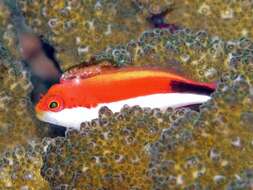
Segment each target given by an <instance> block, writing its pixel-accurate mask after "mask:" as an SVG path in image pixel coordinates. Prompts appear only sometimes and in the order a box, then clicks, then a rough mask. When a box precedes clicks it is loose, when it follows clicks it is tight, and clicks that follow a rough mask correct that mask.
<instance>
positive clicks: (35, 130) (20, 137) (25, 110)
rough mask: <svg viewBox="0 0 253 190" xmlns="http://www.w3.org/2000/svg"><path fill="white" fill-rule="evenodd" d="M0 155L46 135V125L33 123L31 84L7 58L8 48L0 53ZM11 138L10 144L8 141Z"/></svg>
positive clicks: (12, 61)
mask: <svg viewBox="0 0 253 190" xmlns="http://www.w3.org/2000/svg"><path fill="white" fill-rule="evenodd" d="M0 55H1V58H0V152H2V151H3V150H4V149H6V148H10V147H13V146H16V145H20V144H24V143H26V142H28V141H29V140H31V139H38V138H40V137H41V136H43V135H45V134H46V131H47V128H46V126H45V127H44V128H42V126H43V125H41V124H40V123H38V121H36V119H35V117H34V114H33V110H32V105H31V102H30V99H29V93H30V92H31V90H32V84H31V82H30V81H29V76H28V75H27V73H26V72H25V71H23V70H22V67H21V63H20V62H18V61H15V60H13V59H12V57H11V56H10V53H9V51H8V49H6V48H4V46H2V49H1V50H0ZM10 139H11V141H10Z"/></svg>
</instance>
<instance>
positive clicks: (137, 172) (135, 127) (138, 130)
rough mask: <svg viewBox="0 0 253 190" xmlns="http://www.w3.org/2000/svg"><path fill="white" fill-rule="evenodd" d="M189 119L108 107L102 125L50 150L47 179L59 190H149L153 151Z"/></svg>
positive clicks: (84, 127)
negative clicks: (176, 124) (165, 131)
mask: <svg viewBox="0 0 253 190" xmlns="http://www.w3.org/2000/svg"><path fill="white" fill-rule="evenodd" d="M183 113H184V110H180V111H179V112H176V111H172V110H167V112H165V113H162V112H161V111H159V110H156V109H154V110H151V109H141V108H140V107H133V108H128V107H125V108H123V109H122V111H121V112H119V113H115V114H112V113H111V111H110V110H108V108H106V107H104V108H102V110H100V116H99V119H98V120H93V121H92V122H91V123H83V124H82V125H81V130H80V132H78V131H75V130H70V131H68V134H67V137H66V138H56V139H55V140H54V142H53V143H51V144H50V145H49V147H48V150H47V153H46V154H45V155H44V165H43V167H42V175H43V176H44V178H45V179H46V180H48V181H49V183H50V185H51V187H52V188H54V189H61V188H63V187H65V188H66V187H67V188H68V189H72V188H75V189H83V190H84V189H122V190H123V189H149V188H150V187H151V182H152V181H151V180H150V178H149V177H148V176H147V168H148V163H149V156H150V155H149V153H148V149H149V145H150V143H152V142H153V141H154V140H156V139H157V138H158V137H159V134H160V133H161V131H162V129H163V128H167V127H168V126H169V125H170V123H171V122H173V121H174V120H175V119H176V118H178V117H180V116H181V115H182V114H183Z"/></svg>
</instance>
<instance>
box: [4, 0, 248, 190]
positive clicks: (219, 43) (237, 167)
mask: <svg viewBox="0 0 253 190" xmlns="http://www.w3.org/2000/svg"><path fill="white" fill-rule="evenodd" d="M18 2H19V7H20V8H21V10H22V12H23V15H24V17H25V19H26V21H27V24H28V26H29V27H31V29H32V30H33V31H34V33H35V34H38V35H40V34H44V38H45V39H46V40H48V41H49V42H50V43H52V45H53V46H54V47H56V49H57V50H58V51H57V58H58V60H59V61H60V66H61V67H62V68H63V69H67V68H69V67H70V66H73V65H76V64H78V63H80V62H82V61H84V60H88V59H89V57H93V56H94V57H95V59H97V60H103V59H108V60H113V61H114V64H116V65H117V66H121V65H153V66H154V65H155V66H160V67H171V68H173V69H175V70H177V71H178V72H181V73H183V74H185V75H188V76H190V77H192V78H194V79H197V80H200V81H216V80H218V81H219V82H218V87H217V90H216V91H215V92H214V94H213V95H212V98H211V100H210V101H208V102H207V103H205V104H203V105H201V107H200V110H199V112H196V111H192V110H189V109H179V110H170V109H168V110H167V111H166V112H165V113H162V112H161V111H159V110H157V109H155V110H150V109H143V108H139V107H134V108H128V107H125V108H123V109H122V111H121V112H120V113H116V114H112V113H111V112H110V110H108V109H106V108H104V109H102V110H101V111H100V116H99V118H98V119H97V120H94V121H92V122H88V123H87V122H86V123H83V124H82V126H81V130H80V131H75V130H70V131H68V132H67V135H66V137H57V138H54V139H50V138H44V139H43V140H42V137H45V136H48V133H47V129H46V126H43V127H42V124H41V123H39V122H38V121H37V120H36V119H35V118H34V116H33V111H32V104H31V102H30V100H29V93H30V92H31V90H32V88H33V87H32V85H31V82H30V78H29V75H27V74H25V73H26V72H25V71H24V68H23V67H21V66H19V63H20V60H21V56H20V55H19V51H17V50H18V48H17V39H18V34H17V31H16V30H17V29H16V28H15V27H14V25H13V24H12V22H11V17H12V14H11V13H10V11H9V10H8V7H7V6H5V5H4V4H3V3H0V7H1V10H2V11H1V14H0V19H1V22H0V25H1V28H0V31H1V35H0V37H1V52H0V53H1V63H0V70H1V72H0V80H1V81H0V82H1V83H0V89H1V92H0V101H1V104H0V137H1V138H0V151H1V152H2V154H1V155H2V156H1V159H0V189H81V190H82V189H157V190H158V189H159V190H161V189H229V190H232V189H233V190H235V189H252V186H253V177H252V176H253V174H252V172H253V160H252V155H253V124H252V123H253V107H252V103H253V90H252V89H253V74H252V73H253V43H252V34H251V31H252V22H251V21H250V19H249V18H252V2H250V1H240V2H239V1H238V2H234V1H233V2H232V3H231V2H226V1H224V3H223V2H221V1H208V0H205V1H201V3H196V2H197V1H196V2H192V1H183V0H182V1H175V2H174V5H173V6H174V7H175V10H174V11H172V12H171V13H169V14H168V15H166V18H165V19H166V21H167V22H173V23H176V24H177V25H179V26H180V27H181V29H179V30H178V31H176V32H171V31H170V30H166V29H150V28H149V27H151V26H150V24H149V23H148V22H147V19H146V18H147V17H149V16H151V15H152V14H153V13H156V12H158V13H159V12H161V11H162V10H164V9H166V8H168V7H171V5H172V4H171V2H170V1H168V2H167V3H166V1H161V2H160V1H159V3H158V1H110V0H108V1H87V2H85V3H84V1H68V3H67V2H66V1H63V0H60V1H44V2H41V1H26V0H22V1H18ZM198 2H199V1H198ZM250 3H251V4H250ZM74 5H75V6H74ZM126 7H127V8H129V9H128V10H129V11H127V12H126V10H127V8H126ZM245 7H247V9H244V8H245ZM242 10H244V11H242ZM42 13H43V14H42ZM216 13H219V14H216ZM178 14H179V15H180V16H176V15H178ZM203 14H204V16H203ZM214 14H215V15H216V16H215V17H212V18H213V19H211V15H214ZM193 21H194V22H193ZM212 23H215V25H214V24H212ZM83 24H84V25H83ZM84 26H87V27H84ZM92 27H94V28H93V29H92ZM110 27H112V28H111V30H112V31H113V32H112V33H113V35H112V34H111V35H110V33H109V32H110ZM92 30H94V32H92ZM71 31H72V32H71ZM103 31H104V32H103ZM106 31H109V32H108V33H109V35H106V34H108V33H106V34H105V32H106ZM76 34H78V35H80V38H76V37H78V36H77V35H76ZM96 39H100V40H102V41H99V42H96ZM79 43H80V44H79ZM87 46H88V47H89V51H88V52H86V48H87ZM78 48H79V49H78ZM80 48H81V49H80ZM78 50H79V51H78ZM78 52H81V54H78ZM41 130H42V131H43V132H41Z"/></svg>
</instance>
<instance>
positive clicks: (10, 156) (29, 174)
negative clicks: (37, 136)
mask: <svg viewBox="0 0 253 190" xmlns="http://www.w3.org/2000/svg"><path fill="white" fill-rule="evenodd" d="M45 142H49V140H47V141H45ZM42 144H43V143H41V144H38V143H35V142H30V143H29V144H27V145H25V146H17V147H16V148H15V149H12V150H8V151H6V152H5V153H4V154H2V156H1V157H0V189H13V190H16V189H20V190H27V189H29V190H46V189H49V185H48V183H47V181H46V180H44V179H43V178H42V176H41V175H40V169H41V166H42V157H41V154H42V152H43V151H44V149H43V148H46V144H44V146H42Z"/></svg>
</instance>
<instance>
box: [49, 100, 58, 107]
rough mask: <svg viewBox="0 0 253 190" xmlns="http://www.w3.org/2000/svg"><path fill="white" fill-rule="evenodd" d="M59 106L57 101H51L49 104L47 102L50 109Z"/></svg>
mask: <svg viewBox="0 0 253 190" xmlns="http://www.w3.org/2000/svg"><path fill="white" fill-rule="evenodd" d="M58 106H59V103H58V102H56V101H52V102H51V103H50V104H49V108H50V109H55V108H57V107H58Z"/></svg>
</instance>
